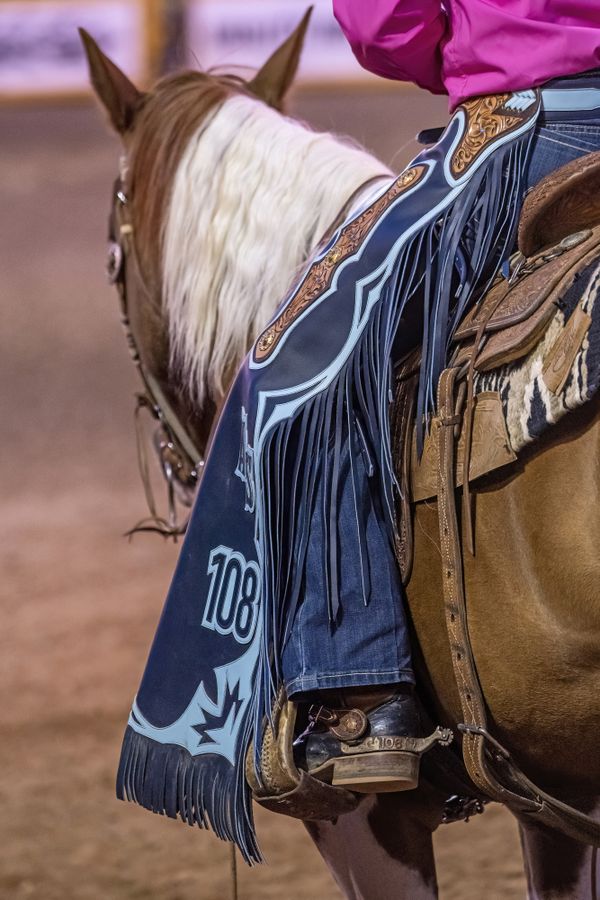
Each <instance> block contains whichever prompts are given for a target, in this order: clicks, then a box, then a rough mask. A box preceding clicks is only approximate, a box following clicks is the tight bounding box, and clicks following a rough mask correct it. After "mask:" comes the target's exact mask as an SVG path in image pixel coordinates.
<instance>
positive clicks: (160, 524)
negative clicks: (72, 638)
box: [106, 162, 204, 540]
mask: <svg viewBox="0 0 600 900" xmlns="http://www.w3.org/2000/svg"><path fill="white" fill-rule="evenodd" d="M125 174H126V172H125V166H124V164H123V162H122V164H121V172H120V174H119V177H118V178H117V179H116V181H115V185H114V189H113V205H112V210H111V215H110V219H109V235H108V259H107V265H106V274H107V276H108V280H109V283H110V284H112V285H114V286H115V287H116V288H117V291H118V294H119V300H120V304H121V321H122V324H123V328H124V331H125V336H126V339H127V346H128V347H129V352H130V354H131V358H132V360H133V362H134V364H135V366H136V368H137V370H138V372H139V375H140V378H141V381H142V385H143V391H142V392H139V393H137V394H136V408H135V422H136V438H137V451H138V465H139V470H140V476H141V479H142V484H143V486H144V493H145V495H146V502H147V504H148V509H149V511H150V516H149V517H148V518H145V519H143V520H142V521H140V522H139V523H138V524H137V525H135V526H134V527H133V528H132V529H131V530H130V531H128V532H127V534H128V535H133V534H136V533H137V532H141V531H152V532H156V533H158V534H162V535H163V536H164V537H172V538H173V539H174V540H176V539H177V537H178V536H179V535H182V534H184V533H185V530H186V527H187V521H185V522H183V523H179V522H178V517H177V502H179V503H181V504H182V505H183V506H185V507H187V508H190V507H191V506H192V503H193V500H194V495H195V492H196V488H197V486H198V481H199V477H200V474H201V471H202V468H203V467H204V456H203V454H202V453H200V451H199V450H198V449H197V448H196V446H195V444H194V441H193V439H192V438H191V437H190V435H189V433H188V431H187V429H186V428H185V426H184V425H183V423H182V421H181V419H180V417H179V416H178V415H177V413H176V412H175V410H174V409H173V407H172V406H171V404H170V403H169V401H168V399H167V397H166V396H165V394H164V391H163V389H162V388H161V386H160V384H159V382H158V381H157V379H156V378H155V377H154V375H153V374H152V372H150V371H149V370H148V368H147V367H146V366H145V365H144V363H143V361H142V358H141V355H140V353H139V350H138V346H137V343H136V340H135V337H134V335H133V331H132V329H131V324H130V320H129V304H128V297H127V266H128V262H129V261H131V262H133V263H134V264H135V265H136V268H137V271H138V276H139V279H140V283H141V285H142V288H143V290H144V293H145V294H146V295H147V297H148V298H149V299H150V297H151V295H150V292H149V290H148V287H147V285H146V283H145V281H144V279H143V277H142V273H141V269H140V266H139V264H138V262H137V257H136V253H135V245H134V242H133V224H132V222H131V221H130V218H129V215H128V213H129V207H128V198H127V194H126V191H125ZM128 257H129V258H130V259H128ZM143 410H147V411H149V412H150V414H151V416H152V418H153V419H154V420H155V421H156V422H157V423H158V424H157V427H156V429H155V431H154V436H153V441H152V443H153V446H154V450H155V452H156V455H157V457H158V461H159V464H160V469H161V472H162V474H163V477H164V479H165V481H166V484H167V499H168V515H167V517H166V518H165V517H163V516H160V515H159V514H158V512H157V508H156V504H155V501H154V494H153V490H152V482H151V478H150V470H149V467H148V457H147V453H146V446H145V440H144V437H145V435H144V431H143V427H142V422H141V413H142V411H143Z"/></svg>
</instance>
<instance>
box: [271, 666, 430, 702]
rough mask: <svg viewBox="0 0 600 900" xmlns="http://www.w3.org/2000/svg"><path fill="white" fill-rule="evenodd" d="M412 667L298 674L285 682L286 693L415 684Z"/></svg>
mask: <svg viewBox="0 0 600 900" xmlns="http://www.w3.org/2000/svg"><path fill="white" fill-rule="evenodd" d="M415 683H416V682H415V676H414V673H413V671H412V669H387V670H383V671H377V672H338V673H337V674H333V675H315V674H310V675H299V676H298V677H297V678H292V680H291V681H287V682H286V684H285V690H286V694H287V696H288V697H289V698H291V699H293V697H294V695H295V694H305V693H307V692H308V691H323V690H329V689H330V688H353V687H370V686H371V685H378V684H415Z"/></svg>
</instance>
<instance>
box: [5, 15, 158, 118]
mask: <svg viewBox="0 0 600 900" xmlns="http://www.w3.org/2000/svg"><path fill="white" fill-rule="evenodd" d="M150 13H151V6H150V4H149V3H146V2H144V0H4V2H0V97H1V98H2V99H3V100H11V99H20V98H27V97H32V98H35V97H41V98H43V97H53V96H57V97H59V98H60V97H68V96H78V95H85V94H89V80H88V71H87V65H86V62H85V57H84V55H83V49H82V46H81V41H80V40H79V34H78V33H77V28H78V26H82V27H83V28H86V29H87V30H88V31H89V32H90V33H91V34H92V35H93V37H94V38H95V40H96V41H98V43H99V44H100V46H101V47H102V49H103V50H104V52H105V53H107V54H108V56H110V57H111V59H113V60H114V61H115V62H116V63H117V65H119V66H120V67H122V68H123V69H124V71H125V72H127V74H128V75H129V76H130V77H131V78H132V79H133V80H134V81H137V82H138V83H142V84H143V83H144V82H145V81H147V79H148V76H149V72H150V68H151V57H152V50H151V45H152V37H153V30H152V27H151V14H150Z"/></svg>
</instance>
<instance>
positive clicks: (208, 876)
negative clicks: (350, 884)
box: [0, 92, 524, 900]
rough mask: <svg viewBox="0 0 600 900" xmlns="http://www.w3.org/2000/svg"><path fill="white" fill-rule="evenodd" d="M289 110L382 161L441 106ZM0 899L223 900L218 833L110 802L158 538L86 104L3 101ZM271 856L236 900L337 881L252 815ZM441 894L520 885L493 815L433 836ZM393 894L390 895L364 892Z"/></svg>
mask: <svg viewBox="0 0 600 900" xmlns="http://www.w3.org/2000/svg"><path fill="white" fill-rule="evenodd" d="M296 110H297V111H298V112H299V113H300V114H301V115H302V116H303V117H305V118H307V119H309V120H310V121H312V122H314V123H315V124H316V125H317V126H318V127H328V128H333V129H336V130H339V131H343V132H347V133H352V134H353V135H355V136H356V137H357V138H358V139H361V140H363V141H364V142H366V143H369V144H370V145H371V146H372V147H373V148H374V149H375V150H376V151H378V152H379V153H380V154H381V155H382V156H384V157H385V158H387V159H388V160H391V159H392V158H394V160H395V165H397V166H398V167H400V165H401V164H402V163H404V162H406V161H407V159H408V158H409V157H410V156H411V155H412V154H413V153H414V152H415V145H414V143H412V141H411V140H410V138H411V136H412V135H413V134H414V133H415V132H416V131H417V130H418V128H420V127H425V126H426V125H435V124H439V123H440V122H443V120H444V103H443V101H440V100H435V101H434V100H428V99H426V98H425V99H423V97H422V96H421V95H417V94H415V93H408V92H401V93H398V94H390V93H388V92H382V93H381V94H379V93H372V94H371V93H369V94H362V95H359V96H357V97H353V96H349V95H348V96H346V95H342V94H339V93H338V94H334V95H329V96H328V95H321V96H319V97H317V96H314V95H312V96H310V95H305V96H303V97H301V98H298V100H297V101H296ZM0 118H1V120H2V126H1V128H0V134H1V139H0V201H1V205H0V272H1V281H0V295H1V297H2V328H1V329H0V333H1V341H2V352H1V353H0V369H1V372H0V386H1V387H0V396H1V402H2V424H3V429H2V431H3V434H2V440H1V446H2V466H1V467H0V479H1V482H2V484H1V491H2V494H1V496H2V515H1V523H2V524H1V526H0V527H1V528H2V540H1V542H0V552H1V554H2V563H3V570H2V571H3V576H2V580H1V582H0V593H1V603H2V622H3V624H2V628H1V631H0V672H1V675H0V679H1V680H0V683H1V685H2V705H1V707H0V733H1V736H2V737H1V740H0V773H1V774H0V810H1V813H0V897H1V898H3V900H4V898H6V900H12V898H15V900H16V898H29V897H32V898H38V900H101V898H102V900H133V898H152V900H221V898H223V900H225V898H227V897H228V887H227V860H228V853H227V847H226V846H225V845H224V844H222V843H220V842H219V841H217V840H216V839H215V838H213V837H212V836H210V835H207V834H204V833H200V832H197V831H196V830H192V829H189V828H186V827H184V826H183V825H181V824H179V823H175V822H172V821H167V820H163V819H159V818H158V817H154V816H151V815H149V814H148V813H147V812H145V811H144V810H141V809H139V808H137V807H133V806H128V805H125V804H120V803H118V802H117V801H116V800H115V799H114V789H113V783H114V774H115V768H116V764H117V756H118V752H119V744H120V738H121V732H122V729H123V726H124V723H125V720H126V717H127V713H128V707H129V703H130V701H131V698H132V696H133V694H134V691H135V689H136V686H137V683H138V680H139V677H140V674H141V670H142V666H143V664H144V661H145V657H146V652H147V647H148V644H149V641H150V640H151V637H152V634H153V631H154V627H155V623H156V620H157V617H158V615H159V611H160V608H161V604H162V601H163V597H164V594H165V591H166V588H167V585H168V581H169V577H170V573H171V571H172V568H173V565H174V561H175V558H176V548H174V547H173V546H172V545H169V544H165V543H162V542H161V540H160V539H159V538H155V537H144V536H143V537H139V538H137V539H136V540H135V541H134V542H133V543H129V542H128V541H127V540H126V539H124V538H123V537H122V534H123V532H124V531H125V530H126V529H127V528H128V527H129V526H130V525H131V524H132V523H133V522H135V521H136V520H137V519H139V518H140V517H141V516H142V515H143V513H144V504H143V495H142V490H141V487H140V485H139V482H138V476H137V471H136V464H135V448H134V439H133V427H132V394H133V392H134V391H135V390H136V387H137V385H136V380H135V374H134V372H133V369H132V366H131V365H130V362H129V359H128V355H127V351H126V349H125V344H124V340H123V337H122V334H121V331H120V326H119V321H118V313H117V302H116V297H115V296H114V295H113V293H112V291H111V290H110V289H109V288H108V286H107V285H106V284H105V283H104V277H103V265H104V240H105V217H106V213H107V209H108V200H109V192H110V186H111V179H112V178H113V177H114V174H115V172H116V163H117V157H118V147H117V144H116V141H114V140H113V139H111V137H110V136H109V135H108V133H107V132H106V130H105V129H104V126H103V124H102V122H101V120H100V117H99V115H98V114H97V112H96V110H95V109H92V108H83V107H82V108H60V107H56V108H54V109H50V110H48V109H47V110H41V109H35V108H30V109H25V110H16V109H14V110H3V111H2V112H1V113H0ZM258 823H259V831H260V835H261V838H262V843H263V846H264V851H265V853H266V855H267V858H268V860H269V865H268V866H265V867H261V868H258V869H255V870H252V871H250V870H246V869H244V870H243V871H242V872H241V890H240V894H241V898H242V900H259V898H261V900H266V898H280V900H308V898H315V897H318V898H319V900H329V898H331V900H333V898H336V897H339V896H340V895H339V893H338V891H337V889H336V887H335V885H334V883H333V881H332V879H331V877H330V876H329V874H328V872H327V870H326V869H325V867H324V865H323V864H322V863H321V861H320V859H319V857H318V856H317V854H316V852H315V851H314V850H313V848H312V845H311V844H310V841H309V839H308V837H307V836H306V834H305V833H304V831H303V828H302V827H301V825H300V824H299V823H296V822H293V821H290V820H287V819H282V818H279V817H276V816H274V815H268V814H261V812H260V811H259V814H258ZM436 844H437V850H438V858H439V879H440V884H441V897H442V898H443V900H481V898H493V900H500V898H502V900H516V898H520V897H523V896H524V882H523V877H522V874H521V866H520V856H519V846H518V837H517V833H516V829H515V827H514V824H513V822H512V820H511V818H510V817H509V816H508V815H507V814H506V813H504V812H503V811H502V810H500V809H490V810H489V811H488V812H486V814H485V815H484V816H483V817H481V818H480V819H479V820H477V821H473V822H471V823H470V824H468V825H464V824H459V825H455V826H452V827H449V828H446V829H442V831H441V833H440V834H439V837H438V838H437V839H436ZM381 900H393V898H381Z"/></svg>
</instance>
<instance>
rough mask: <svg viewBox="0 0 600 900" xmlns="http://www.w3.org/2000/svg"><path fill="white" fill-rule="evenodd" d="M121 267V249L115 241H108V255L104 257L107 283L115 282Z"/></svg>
mask: <svg viewBox="0 0 600 900" xmlns="http://www.w3.org/2000/svg"><path fill="white" fill-rule="evenodd" d="M122 269H123V250H122V248H121V245H120V244H118V243H117V242H116V241H109V242H108V257H107V259H106V275H107V277H108V281H109V284H115V283H116V282H117V281H118V280H119V277H120V275H121V270H122Z"/></svg>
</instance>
